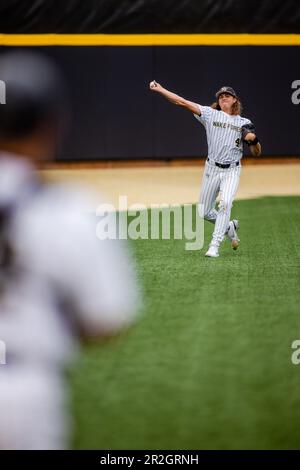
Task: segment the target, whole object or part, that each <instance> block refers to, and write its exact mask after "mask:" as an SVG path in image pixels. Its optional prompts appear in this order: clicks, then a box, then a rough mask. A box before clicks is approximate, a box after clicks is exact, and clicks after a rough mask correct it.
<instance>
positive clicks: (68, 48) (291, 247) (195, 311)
mask: <svg viewBox="0 0 300 470" xmlns="http://www.w3.org/2000/svg"><path fill="white" fill-rule="evenodd" d="M58 5H59V6H58ZM299 19H300V8H299V6H298V3H297V2H296V1H285V2H284V3H283V2H280V1H277V0H276V1H268V0H264V1H263V2H259V1H253V2H251V5H248V4H247V5H246V4H245V3H244V2H239V1H236V0H232V1H227V2H222V1H214V2H213V1H211V0H206V1H202V2H198V1H196V0H180V2H177V3H176V5H174V2H172V1H168V0H164V1H160V2H159V1H157V0H148V1H146V0H145V1H138V0H132V1H121V2H120V1H115V0H113V1H107V0H106V1H105V0H102V1H92V0H90V1H85V2H84V3H83V2H80V1H77V0H74V1H71V0H69V1H67V2H64V3H62V4H61V3H59V4H58V3H57V2H55V1H47V2H46V1H32V2H31V4H30V6H28V3H27V2H20V1H11V2H2V3H1V5H0V32H1V35H0V43H1V52H5V51H6V50H7V48H9V49H10V48H12V47H14V48H18V47H22V48H24V47H26V48H28V47H29V48H34V49H36V48H38V49H39V50H40V51H41V52H42V53H45V54H47V55H49V56H51V57H53V59H54V60H55V61H56V62H57V63H58V64H59V65H60V67H61V69H62V70H63V72H64V74H65V76H66V78H67V81H68V86H69V91H70V96H71V101H72V107H73V124H72V128H71V130H70V132H69V136H68V138H67V140H66V141H65V142H64V145H63V147H62V148H61V150H60V154H59V155H58V157H57V161H56V163H55V165H52V167H51V168H50V169H48V170H47V171H45V172H44V175H45V176H46V177H47V178H49V179H53V180H59V179H69V180H71V181H80V182H84V183H86V184H88V185H92V186H93V187H94V188H96V189H97V190H99V191H100V192H103V191H104V192H105V193H106V194H107V195H108V196H109V197H110V199H111V200H112V201H113V202H115V203H117V201H118V196H119V195H120V194H122V195H124V194H125V195H127V196H128V198H129V203H133V202H141V203H146V204H147V205H150V204H151V203H152V202H153V203H158V202H166V203H174V202H176V203H181V204H183V203H195V202H196V201H197V197H198V190H199V184H200V180H201V175H202V163H203V161H204V158H203V157H205V154H206V144H205V135H204V131H203V130H199V125H198V124H197V122H196V120H193V118H192V117H191V115H189V113H185V112H183V111H182V110H180V109H176V108H175V107H172V106H171V105H170V104H169V103H167V102H165V101H164V100H163V99H160V97H158V96H156V95H155V96H154V94H152V93H150V92H149V91H148V83H149V82H150V80H152V79H154V78H155V79H156V80H157V81H159V82H161V83H162V84H165V85H166V86H167V87H169V88H170V89H171V90H174V91H176V92H178V93H179V94H182V95H183V96H185V97H187V98H188V99H191V100H194V101H197V102H201V103H203V104H210V103H211V102H212V101H213V99H214V93H215V91H216V90H217V89H218V88H219V87H220V86H222V85H231V86H233V87H234V88H235V89H236V90H237V92H238V94H239V95H240V97H241V100H242V102H243V104H244V109H245V112H244V114H245V115H246V116H247V117H249V118H251V119H253V121H254V122H255V125H256V128H257V133H258V135H259V137H260V140H261V142H262V147H263V158H261V159H260V160H259V161H258V160H254V159H253V158H252V157H249V158H248V159H247V160H246V162H247V163H249V165H248V164H247V165H245V167H244V169H243V176H242V180H241V186H240V190H239V194H238V199H239V200H238V201H237V202H236V204H235V206H234V209H233V211H234V212H233V214H234V215H236V216H238V217H239V219H240V222H241V227H242V228H241V238H242V244H241V250H239V251H238V252H237V253H236V254H235V255H234V256H233V255H232V253H231V251H230V248H229V246H228V245H226V244H225V245H224V247H223V248H222V257H221V258H220V260H218V262H217V263H212V262H211V260H206V259H205V258H204V257H203V256H202V253H198V252H197V253H194V252H192V253H187V252H185V251H184V247H183V243H184V241H178V240H169V241H167V240H148V241H147V240H137V241H135V242H133V243H132V248H133V250H134V251H135V254H136V258H137V270H138V274H139V278H140V280H141V283H142V285H143V288H144V292H145V306H144V310H145V311H144V315H143V317H142V319H141V320H140V322H139V323H138V325H137V326H136V327H135V328H133V330H132V331H131V332H130V333H129V335H125V336H124V337H121V338H120V339H119V340H118V341H116V342H113V343H112V344H110V345H108V346H107V347H105V348H101V347H99V346H97V345H94V346H90V347H86V348H85V349H84V352H83V355H82V359H81V362H80V364H79V367H77V368H76V370H74V371H72V373H71V376H70V380H71V383H72V389H73V405H74V413H75V418H76V433H75V437H74V447H75V448H106V449H116V448H119V449H133V448H144V449H145V448H146V449H149V448H152V449H167V448H169V449H179V448H181V449H183V448H185V449H189V448H200V449H201V448H224V449H234V448H264V449H266V448H272V449H279V448H284V449H288V448H289V449H290V448H299V444H300V434H299V419H300V398H299V387H300V374H299V370H298V369H297V367H296V366H295V365H293V364H292V363H291V354H292V350H291V343H292V341H293V340H294V339H297V337H299V336H300V328H299V300H300V299H299V297H300V295H299V237H298V233H299V229H300V199H299V195H300V185H299V177H300V171H299V163H298V162H299V160H298V156H299V155H300V151H299V144H298V127H299V112H300V105H297V104H294V103H293V101H292V94H293V92H294V91H295V89H293V88H292V84H293V82H294V81H295V80H299V79H300V70H299V69H300V61H299V45H300V34H299V33H300V31H299V29H300V27H299V25H300V21H299ZM0 78H1V76H0ZM252 163H257V164H255V165H254V164H253V165H252ZM93 209H94V208H93ZM210 230H211V228H210V227H209V226H206V227H205V231H206V240H205V241H206V245H207V242H208V240H209V233H210Z"/></svg>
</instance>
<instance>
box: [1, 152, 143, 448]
mask: <svg viewBox="0 0 300 470" xmlns="http://www.w3.org/2000/svg"><path fill="white" fill-rule="evenodd" d="M36 182H37V181H36V174H35V172H34V168H32V167H31V165H30V164H29V163H28V162H26V161H25V159H23V158H22V157H21V156H16V157H15V156H13V155H8V154H7V155H4V154H2V153H0V210H1V211H2V210H3V209H4V208H14V211H13V215H12V216H11V220H10V223H9V224H8V225H9V227H7V229H8V236H9V240H10V243H11V245H12V246H13V248H14V253H15V255H14V258H15V261H14V265H13V270H11V271H10V276H8V275H7V274H6V275H5V274H4V273H3V267H2V266H1V270H0V285H1V295H0V338H1V340H3V341H4V342H5V344H6V348H7V364H6V365H1V366H0V449H17V450H20V449H25V450H29V449H30V450H33V449H34V450H36V449H48V450H49V449H60V448H65V447H66V446H67V445H68V440H69V439H68V437H69V436H68V434H69V429H68V428H69V416H68V413H67V406H66V401H67V393H66V390H65V383H64V374H63V371H64V369H65V367H66V365H68V364H69V363H70V361H72V359H73V357H74V354H75V353H76V351H77V349H78V340H79V333H80V332H86V333H88V335H89V336H97V335H100V333H101V334H103V335H106V334H110V333H115V332H116V331H118V330H119V329H121V328H122V327H124V326H127V325H128V324H130V323H131V321H132V320H133V319H134V317H135V315H136V306H137V302H138V295H137V287H136V283H135V275H134V272H133V269H132V267H131V263H130V260H129V259H128V255H127V252H126V249H125V251H124V247H123V245H122V244H121V243H120V242H119V241H118V240H99V239H97V237H96V229H95V223H94V221H93V220H92V218H91V216H89V215H88V213H87V212H88V211H89V210H90V208H91V207H94V206H95V204H96V201H94V199H93V197H90V195H89V192H86V191H85V190H84V189H81V188H77V187H75V186H74V187H73V186H71V185H69V184H62V183H60V184H56V185H54V184H53V185H49V186H48V185H44V186H43V187H42V188H41V189H40V190H39V191H38V193H37V194H36V195H32V196H31V192H32V189H33V187H34V185H35V184H36ZM4 287H5V288H4Z"/></svg>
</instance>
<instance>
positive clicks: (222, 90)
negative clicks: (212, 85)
mask: <svg viewBox="0 0 300 470" xmlns="http://www.w3.org/2000/svg"><path fill="white" fill-rule="evenodd" d="M222 93H229V94H230V95H232V96H234V97H235V98H237V94H236V92H235V91H234V89H233V88H231V86H222V88H220V90H219V91H217V93H216V98H217V99H218V98H219V96H220V95H221V94H222Z"/></svg>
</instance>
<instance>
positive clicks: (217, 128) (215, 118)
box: [150, 80, 261, 258]
mask: <svg viewBox="0 0 300 470" xmlns="http://www.w3.org/2000/svg"><path fill="white" fill-rule="evenodd" d="M150 89H151V90H152V91H155V92H157V93H160V94H161V95H162V96H164V97H165V98H167V99H168V100H169V101H171V103H173V104H176V105H178V106H181V107H183V108H186V109H188V110H189V111H191V112H192V113H193V114H194V116H195V118H196V119H197V120H198V121H199V122H201V124H203V126H204V127H205V130H206V136H207V143H208V157H207V160H206V163H205V169H204V174H203V180H202V189H201V194H200V200H199V203H200V204H202V205H203V207H204V218H205V219H206V220H208V221H209V222H212V223H213V224H214V225H215V227H214V231H213V235H212V240H211V243H210V245H209V249H208V251H207V253H206V255H205V256H209V257H212V258H216V257H218V256H219V247H220V244H221V243H222V241H223V239H224V237H225V236H226V235H227V236H228V238H229V239H230V240H231V246H232V248H233V249H234V250H236V249H237V248H238V246H239V241H240V240H239V238H238V235H237V230H238V228H239V222H238V220H236V219H234V220H230V213H231V207H232V203H233V200H234V197H235V194H236V191H237V188H238V184H239V180H240V174H241V158H242V156H243V142H245V143H247V144H248V146H249V148H250V150H251V153H252V155H254V156H259V155H260V154H261V145H260V143H259V141H258V138H257V136H256V133H255V129H254V126H253V124H252V122H251V121H250V120H249V119H246V118H244V117H241V115H240V114H241V111H242V105H241V102H240V100H239V98H238V96H237V94H236V93H235V91H234V90H233V88H231V87H229V86H224V87H222V88H221V89H220V90H218V92H217V93H216V102H215V103H213V104H212V106H202V105H199V104H197V103H193V102H192V101H188V100H186V99H184V98H182V97H181V96H178V95H176V94H175V93H172V92H171V91H169V90H167V89H165V88H163V87H162V86H161V85H160V84H159V83H157V82H156V81H155V80H154V81H152V82H151V83H150ZM218 194H219V195H220V203H219V207H218V209H216V208H215V206H216V198H217V196H218Z"/></svg>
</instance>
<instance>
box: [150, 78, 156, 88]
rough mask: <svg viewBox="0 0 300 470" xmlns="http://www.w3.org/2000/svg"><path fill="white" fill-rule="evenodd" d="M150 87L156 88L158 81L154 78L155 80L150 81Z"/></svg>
mask: <svg viewBox="0 0 300 470" xmlns="http://www.w3.org/2000/svg"><path fill="white" fill-rule="evenodd" d="M150 87H151V88H155V87H156V82H155V80H153V81H152V82H151V83H150Z"/></svg>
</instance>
